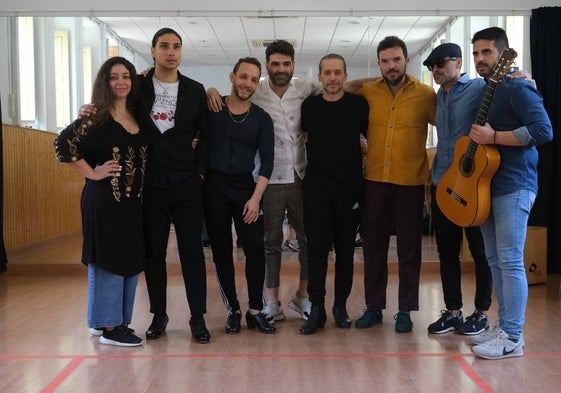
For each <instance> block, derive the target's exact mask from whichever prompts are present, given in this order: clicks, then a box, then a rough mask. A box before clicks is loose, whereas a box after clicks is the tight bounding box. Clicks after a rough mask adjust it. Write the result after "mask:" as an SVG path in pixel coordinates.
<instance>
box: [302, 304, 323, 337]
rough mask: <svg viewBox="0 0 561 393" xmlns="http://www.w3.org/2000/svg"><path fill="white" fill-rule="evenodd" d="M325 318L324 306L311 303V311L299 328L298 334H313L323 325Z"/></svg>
mask: <svg viewBox="0 0 561 393" xmlns="http://www.w3.org/2000/svg"><path fill="white" fill-rule="evenodd" d="M326 320H327V315H326V313H325V307H322V306H316V305H314V304H312V311H311V312H310V316H309V317H308V320H307V321H306V322H305V323H304V324H303V325H302V327H301V328H300V334H314V333H315V332H316V331H317V330H318V329H323V328H324V327H325V321H326Z"/></svg>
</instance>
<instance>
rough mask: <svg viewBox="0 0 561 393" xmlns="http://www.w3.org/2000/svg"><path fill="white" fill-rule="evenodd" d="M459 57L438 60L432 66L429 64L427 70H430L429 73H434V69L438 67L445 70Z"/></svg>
mask: <svg viewBox="0 0 561 393" xmlns="http://www.w3.org/2000/svg"><path fill="white" fill-rule="evenodd" d="M456 59H457V57H444V58H442V59H438V60H436V61H434V62H433V63H432V64H429V65H428V66H427V68H428V69H429V71H432V70H433V68H435V67H438V68H443V67H444V65H445V64H446V63H447V62H448V61H450V60H456Z"/></svg>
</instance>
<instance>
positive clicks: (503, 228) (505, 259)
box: [481, 190, 536, 339]
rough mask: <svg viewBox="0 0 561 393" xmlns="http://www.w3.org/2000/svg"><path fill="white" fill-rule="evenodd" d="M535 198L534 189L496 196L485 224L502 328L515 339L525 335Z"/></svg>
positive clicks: (484, 230)
mask: <svg viewBox="0 0 561 393" xmlns="http://www.w3.org/2000/svg"><path fill="white" fill-rule="evenodd" d="M535 198H536V194H535V193H534V192H532V191H530V190H519V191H516V192H514V193H512V194H508V195H502V196H498V197H493V198H492V199H491V213H490V214H489V218H488V219H487V221H486V222H485V223H484V224H483V225H481V232H482V234H483V239H484V241H485V253H486V254H487V261H488V262H489V267H490V268H491V274H492V276H493V289H494V291H495V294H496V296H497V301H498V303H499V323H500V324H501V329H502V330H503V331H504V332H505V333H507V334H508V336H509V337H510V338H514V339H517V338H519V337H520V335H521V334H522V326H523V325H524V313H525V311H526V301H527V299H528V281H527V279H526V272H525V268H524V242H525V240H526V226H527V224H528V216H529V215H530V210H531V209H532V205H533V204H534V200H535Z"/></svg>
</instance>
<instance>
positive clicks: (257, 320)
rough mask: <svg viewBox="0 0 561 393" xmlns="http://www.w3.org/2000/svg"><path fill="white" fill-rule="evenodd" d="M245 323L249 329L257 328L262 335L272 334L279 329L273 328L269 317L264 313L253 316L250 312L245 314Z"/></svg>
mask: <svg viewBox="0 0 561 393" xmlns="http://www.w3.org/2000/svg"><path fill="white" fill-rule="evenodd" d="M245 322H246V323H247V327H248V328H249V329H253V328H257V329H259V331H260V332H261V333H267V334H272V333H274V332H276V331H277V328H275V327H274V326H272V325H271V324H270V323H269V321H267V317H266V316H265V314H263V313H261V312H260V313H259V314H255V315H253V314H251V313H250V312H249V311H248V312H247V313H246V314H245Z"/></svg>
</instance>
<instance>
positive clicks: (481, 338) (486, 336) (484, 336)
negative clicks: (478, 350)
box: [470, 321, 501, 345]
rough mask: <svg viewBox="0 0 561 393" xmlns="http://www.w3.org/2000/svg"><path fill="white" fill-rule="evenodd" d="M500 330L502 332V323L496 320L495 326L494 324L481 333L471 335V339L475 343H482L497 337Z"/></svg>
mask: <svg viewBox="0 0 561 393" xmlns="http://www.w3.org/2000/svg"><path fill="white" fill-rule="evenodd" d="M500 332H501V325H500V324H499V321H497V322H495V326H493V328H489V329H487V330H485V331H484V332H483V333H481V334H477V335H475V336H471V337H470V341H471V343H472V344H474V345H481V344H483V343H486V342H487V341H489V340H492V339H494V338H495V337H497V336H498V335H499V333H500Z"/></svg>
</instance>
